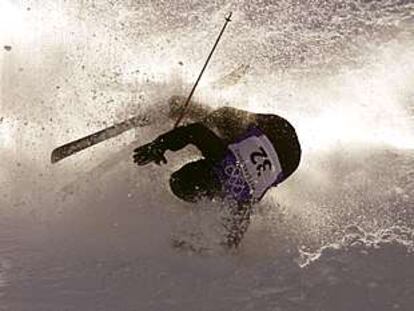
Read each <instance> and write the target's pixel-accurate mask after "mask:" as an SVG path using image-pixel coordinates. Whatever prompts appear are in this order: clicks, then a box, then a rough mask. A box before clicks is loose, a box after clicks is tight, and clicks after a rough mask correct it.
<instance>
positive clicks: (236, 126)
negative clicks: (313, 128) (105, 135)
mask: <svg viewBox="0 0 414 311" xmlns="http://www.w3.org/2000/svg"><path fill="white" fill-rule="evenodd" d="M170 105H171V107H172V108H171V111H170V117H175V116H176V115H178V114H180V113H181V111H180V109H181V108H182V107H180V105H179V99H178V98H173V99H172V102H171V103H170ZM189 115H190V118H192V119H193V121H195V122H192V123H189V124H187V125H184V126H179V127H177V128H174V129H173V130H171V131H169V132H166V133H164V134H162V135H160V136H159V137H157V138H156V139H155V140H154V141H152V142H150V143H148V144H146V145H143V146H141V147H138V148H136V149H135V150H134V155H133V158H134V162H135V163H136V164H137V165H146V164H148V163H150V162H155V163H156V164H158V165H160V164H162V163H165V164H166V163H167V159H166V158H165V155H164V153H165V152H166V151H167V150H170V151H178V150H180V149H183V148H184V147H186V146H187V145H189V144H193V145H195V146H196V147H197V148H198V149H199V150H200V152H201V154H202V158H201V159H199V160H197V161H194V162H190V163H188V164H186V165H184V166H183V167H182V168H180V169H179V170H178V171H176V172H174V173H173V174H172V175H171V178H170V187H171V190H172V192H173V193H174V194H175V196H177V197H178V198H180V199H182V200H184V201H187V202H197V201H198V200H200V199H202V198H208V199H217V198H219V199H223V200H226V202H228V206H229V208H230V218H229V219H228V223H227V224H226V228H227V229H228V235H227V237H226V244H227V246H229V247H237V246H238V245H239V243H240V241H241V239H242V237H243V235H244V233H245V232H246V230H247V227H248V225H249V223H250V215H251V210H252V205H253V204H254V203H257V202H258V201H260V199H261V198H262V197H263V195H264V194H265V192H266V191H267V190H268V189H269V188H271V187H273V186H276V185H278V184H280V183H281V182H283V181H284V180H286V179H287V178H288V177H289V176H290V175H291V174H292V173H293V172H294V171H295V170H296V169H297V167H298V165H299V162H300V157H301V148H300V144H299V141H298V138H297V135H296V132H295V129H294V128H293V126H292V125H291V124H290V123H289V122H288V121H287V120H285V119H284V118H282V117H280V116H277V115H272V114H256V113H251V112H248V111H244V110H239V109H235V108H231V107H224V108H220V109H218V110H215V111H208V109H206V108H204V107H201V106H200V105H193V107H192V109H191V111H189Z"/></svg>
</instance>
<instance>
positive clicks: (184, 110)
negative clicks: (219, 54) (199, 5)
mask: <svg viewBox="0 0 414 311" xmlns="http://www.w3.org/2000/svg"><path fill="white" fill-rule="evenodd" d="M232 14H233V13H232V12H230V13H229V15H227V16H226V17H225V19H226V22H225V23H224V25H223V28H222V29H221V31H220V34H219V36H218V37H217V40H216V42H215V43H214V46H213V48H212V49H211V52H210V54H209V55H208V57H207V60H206V62H205V63H204V66H203V69H201V72H200V75H199V76H198V78H197V80H196V82H195V83H194V86H193V88H192V89H191V92H190V95H188V98H187V100H186V102H185V104H184V107H183V112H182V113H181V115H180V116H179V118H178V119H177V121H176V122H175V124H174V128H176V127H178V125H179V124H180V122H181V121H182V119H183V118H184V116H185V114H186V112H187V109H188V107H189V106H190V100H191V97H193V94H194V91H195V89H196V88H197V85H198V83H199V82H200V79H201V77H202V76H203V73H204V71H205V70H206V68H207V65H208V63H209V61H210V59H211V57H212V56H213V53H214V51H215V49H216V47H217V44H218V43H219V41H220V39H221V36H222V35H223V33H224V31H225V30H226V27H227V24H228V23H229V22H231V19H230V18H231V16H232Z"/></svg>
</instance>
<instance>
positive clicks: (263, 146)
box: [215, 127, 283, 202]
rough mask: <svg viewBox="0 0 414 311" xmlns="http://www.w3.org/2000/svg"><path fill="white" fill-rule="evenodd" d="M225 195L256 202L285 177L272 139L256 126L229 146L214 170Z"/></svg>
mask: <svg viewBox="0 0 414 311" xmlns="http://www.w3.org/2000/svg"><path fill="white" fill-rule="evenodd" d="M215 171H216V173H217V175H218V177H219V179H220V181H221V183H222V185H223V188H224V191H225V192H226V195H228V196H230V197H232V198H233V199H234V200H236V201H238V202H257V201H259V200H260V199H261V198H262V197H263V195H264V194H265V193H266V191H267V190H268V189H269V188H271V187H272V186H275V185H277V184H278V183H279V182H280V181H281V180H282V178H283V174H282V168H281V165H280V162H279V157H278V155H277V153H276V150H275V149H274V147H273V145H272V143H271V142H270V140H269V139H268V138H267V137H266V135H265V134H264V133H263V132H262V131H261V130H259V129H258V128H256V127H253V128H250V129H249V130H248V131H247V132H246V133H245V134H244V135H243V136H242V137H240V138H239V139H238V140H237V141H236V142H234V143H233V144H231V145H229V146H228V151H227V153H226V155H225V156H224V158H223V160H222V161H221V162H220V163H219V164H218V165H217V166H216V169H215Z"/></svg>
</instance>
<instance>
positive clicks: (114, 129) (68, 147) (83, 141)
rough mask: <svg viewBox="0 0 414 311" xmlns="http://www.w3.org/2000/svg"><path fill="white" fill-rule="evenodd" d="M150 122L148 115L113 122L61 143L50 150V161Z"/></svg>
mask: <svg viewBox="0 0 414 311" xmlns="http://www.w3.org/2000/svg"><path fill="white" fill-rule="evenodd" d="M148 124H150V119H149V118H148V117H145V116H144V117H143V116H136V117H132V118H130V119H128V120H125V121H123V122H121V123H117V124H114V125H112V126H110V127H107V128H106V129H103V130H100V131H98V132H95V133H93V134H90V135H88V136H85V137H82V138H79V139H77V140H75V141H72V142H70V143H67V144H65V145H62V146H60V147H58V148H56V149H54V150H53V151H52V155H51V162H52V163H56V162H59V161H61V160H63V159H65V158H67V157H69V156H71V155H73V154H75V153H78V152H80V151H82V150H84V149H86V148H89V147H91V146H94V145H96V144H98V143H100V142H103V141H105V140H108V139H110V138H113V137H116V136H118V135H120V134H122V133H124V132H126V131H128V130H130V129H132V128H135V127H141V126H146V125H148Z"/></svg>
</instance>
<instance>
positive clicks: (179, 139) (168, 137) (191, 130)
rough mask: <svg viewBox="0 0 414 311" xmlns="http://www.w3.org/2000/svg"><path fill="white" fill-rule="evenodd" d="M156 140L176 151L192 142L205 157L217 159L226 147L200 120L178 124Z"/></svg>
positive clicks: (168, 148)
mask: <svg viewBox="0 0 414 311" xmlns="http://www.w3.org/2000/svg"><path fill="white" fill-rule="evenodd" d="M157 141H158V142H159V143H160V144H161V145H162V146H163V147H164V148H165V149H166V150H171V151H178V150H181V149H183V148H185V147H186V146H187V145H189V144H192V145H194V146H196V147H197V148H198V149H199V150H200V151H201V153H202V155H203V156H204V157H205V158H208V159H217V160H218V159H221V157H222V156H223V155H224V152H225V148H226V146H225V144H224V142H223V141H222V139H221V138H220V137H218V136H217V135H216V134H215V133H214V132H213V131H211V130H210V129H209V128H208V127H206V126H204V125H203V124H202V123H200V122H198V123H192V124H188V125H185V126H179V127H177V128H175V129H173V130H171V131H169V132H167V133H165V134H163V135H161V136H159V137H158V138H157Z"/></svg>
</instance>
